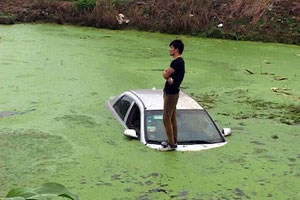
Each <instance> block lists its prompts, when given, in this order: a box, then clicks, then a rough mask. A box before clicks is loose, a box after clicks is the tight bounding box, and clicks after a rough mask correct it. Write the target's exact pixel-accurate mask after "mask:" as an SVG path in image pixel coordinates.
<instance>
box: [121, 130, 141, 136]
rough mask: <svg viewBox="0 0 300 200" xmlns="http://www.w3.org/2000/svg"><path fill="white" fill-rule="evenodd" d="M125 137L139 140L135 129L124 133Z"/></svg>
mask: <svg viewBox="0 0 300 200" xmlns="http://www.w3.org/2000/svg"><path fill="white" fill-rule="evenodd" d="M124 135H126V136H127V137H133V138H138V137H137V135H136V131H135V130H134V129H126V130H125V131H124Z"/></svg>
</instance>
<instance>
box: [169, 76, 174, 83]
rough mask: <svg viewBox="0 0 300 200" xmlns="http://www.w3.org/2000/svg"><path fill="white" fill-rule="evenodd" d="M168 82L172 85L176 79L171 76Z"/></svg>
mask: <svg viewBox="0 0 300 200" xmlns="http://www.w3.org/2000/svg"><path fill="white" fill-rule="evenodd" d="M168 83H169V85H172V84H173V83H174V80H173V79H172V78H171V77H170V78H168Z"/></svg>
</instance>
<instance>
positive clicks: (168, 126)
mask: <svg viewBox="0 0 300 200" xmlns="http://www.w3.org/2000/svg"><path fill="white" fill-rule="evenodd" d="M178 98H179V93H178V94H165V93H164V114H163V122H164V126H165V130H166V134H167V138H168V143H169V144H171V145H174V144H176V143H177V119H176V105H177V102H178Z"/></svg>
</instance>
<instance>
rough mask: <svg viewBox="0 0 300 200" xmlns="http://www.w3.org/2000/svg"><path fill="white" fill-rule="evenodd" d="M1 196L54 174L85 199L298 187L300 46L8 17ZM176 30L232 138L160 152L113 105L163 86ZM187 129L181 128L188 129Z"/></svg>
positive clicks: (295, 191)
mask: <svg viewBox="0 0 300 200" xmlns="http://www.w3.org/2000/svg"><path fill="white" fill-rule="evenodd" d="M0 30H1V31H0V197H3V196H5V194H6V193H7V192H8V191H9V190H10V189H13V188H18V187H33V188H35V187H37V186H38V185H41V184H43V183H45V182H57V183H60V184H63V185H64V186H66V187H67V188H68V189H69V190H70V191H71V192H72V193H75V194H78V195H79V198H80V199H82V200H96V199H204V200H209V199H260V200H261V199H300V191H299V185H300V179H299V176H300V174H299V169H300V152H299V136H300V118H299V117H300V91H299V86H300V78H299V76H300V68H299V63H300V48H299V46H296V45H285V44H268V43H257V42H236V41H230V40H220V39H202V38H199V37H190V36H183V35H167V34H159V33H148V32H141V31H139V32H138V31H118V30H117V31H112V30H104V29H96V28H86V27H74V26H66V25H53V24H52V25H51V24H47V25H46V24H44V25H32V24H18V25H11V26H6V25H0ZM175 37H178V38H181V39H183V41H184V43H185V51H184V55H183V56H184V58H185V61H186V74H185V80H184V82H183V83H182V88H181V89H182V90H183V91H185V92H186V93H188V94H189V95H191V96H193V97H194V98H195V99H196V100H197V101H198V102H199V103H200V104H201V105H203V106H204V107H205V108H207V110H208V112H209V113H210V114H211V115H212V117H213V119H215V120H216V122H217V124H218V126H219V128H224V127H230V128H231V129H232V131H233V134H232V136H230V137H228V138H227V141H228V143H227V144H226V145H225V146H223V147H219V148H216V149H211V150H203V151H198V152H175V151H173V152H160V151H156V150H153V149H150V148H147V147H146V146H145V145H143V144H141V143H140V142H139V141H137V140H130V139H127V138H126V137H124V136H123V127H122V126H121V125H120V124H119V123H118V122H117V121H116V120H115V119H114V118H113V117H112V115H111V114H110V112H109V111H108V109H107V108H106V102H107V100H108V99H109V97H111V96H115V95H118V94H120V93H121V92H123V91H126V90H130V89H141V88H152V87H153V86H155V87H156V88H158V89H161V88H163V86H164V80H163V78H162V75H161V71H162V70H163V69H164V68H166V67H167V66H168V65H169V64H170V62H171V60H172V59H171V57H169V54H168V49H169V47H168V45H169V43H170V41H171V40H173V39H174V38H175ZM179 134H180V133H179Z"/></svg>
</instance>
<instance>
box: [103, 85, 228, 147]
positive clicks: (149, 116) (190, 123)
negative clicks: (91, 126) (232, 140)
mask: <svg viewBox="0 0 300 200" xmlns="http://www.w3.org/2000/svg"><path fill="white" fill-rule="evenodd" d="M107 106H108V109H109V110H110V112H111V113H112V114H113V116H114V117H115V118H116V119H117V120H118V121H119V122H120V123H121V124H122V126H123V127H124V128H125V131H124V135H126V136H128V137H133V138H137V139H138V140H140V141H141V142H142V143H143V144H145V145H146V146H148V147H150V148H153V149H157V150H160V149H162V145H161V142H162V141H166V140H167V136H166V133H165V129H164V125H163V91H162V90H155V89H154V90H153V89H152V90H151V89H145V90H130V91H126V92H124V93H122V94H121V95H119V96H117V97H111V98H109V100H108V102H107ZM176 115H177V126H178V135H177V144H178V146H177V148H176V150H177V151H199V150H203V149H211V148H215V147H220V146H223V145H225V144H226V143H227V142H226V140H225V136H227V135H230V134H231V130H230V128H223V129H222V132H220V130H219V129H218V127H217V126H216V124H215V123H214V121H213V120H212V118H211V117H210V115H209V114H208V112H207V111H206V110H205V109H204V108H203V107H201V106H200V105H199V104H198V103H197V102H196V101H195V100H194V99H193V98H191V97H190V96H188V95H187V94H185V93H184V92H180V94H179V100H178V103H177V107H176Z"/></svg>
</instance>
